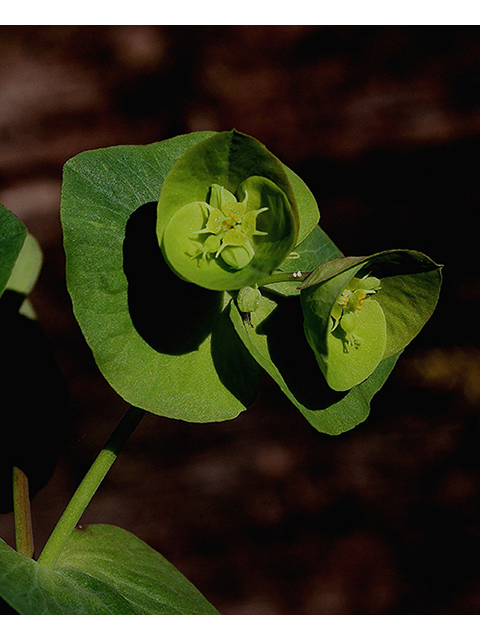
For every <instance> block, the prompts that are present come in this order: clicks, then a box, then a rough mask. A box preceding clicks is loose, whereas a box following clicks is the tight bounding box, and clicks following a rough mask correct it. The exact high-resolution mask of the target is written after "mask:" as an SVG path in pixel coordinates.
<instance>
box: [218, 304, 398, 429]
mask: <svg viewBox="0 0 480 640" xmlns="http://www.w3.org/2000/svg"><path fill="white" fill-rule="evenodd" d="M230 315H231V318H232V321H233V324H234V326H235V329H236V330H237V333H238V335H239V336H240V337H241V339H242V341H243V342H244V344H245V346H246V347H247V348H248V350H249V351H250V353H251V354H252V355H253V357H254V358H255V359H256V360H257V362H258V363H259V364H260V366H262V367H263V368H264V369H265V371H267V373H268V374H269V375H270V376H271V377H272V378H273V380H275V382H276V383H277V384H278V385H279V387H280V388H281V389H282V391H283V392H284V393H285V395H286V396H287V397H288V398H289V399H290V400H291V402H292V403H293V404H294V405H295V406H296V407H297V408H298V409H299V411H300V412H301V413H302V414H303V415H304V416H305V418H306V419H307V420H308V422H309V423H310V424H311V425H312V426H313V427H315V428H316V429H317V430H318V431H321V432H322V433H327V434H330V435H338V434H340V433H343V432H345V431H348V430H350V429H352V428H353V427H355V426H356V425H358V424H360V423H361V422H363V421H364V420H365V419H366V418H367V416H368V414H369V411H370V402H371V400H372V398H373V396H374V395H375V393H376V392H377V391H378V390H379V389H380V388H381V387H382V385H383V384H384V382H385V380H386V379H387V377H388V376H389V374H390V372H391V370H392V369H393V367H394V365H395V363H396V361H397V359H398V356H399V354H396V355H394V356H392V357H391V358H388V359H386V360H383V361H382V362H381V363H380V364H379V365H378V367H377V368H376V369H375V371H374V372H373V374H372V375H371V376H369V378H367V379H366V380H365V381H364V382H363V383H362V384H359V385H357V386H355V387H353V388H352V389H350V390H349V391H348V392H338V391H334V390H333V389H331V388H330V387H329V386H328V384H327V382H326V380H325V377H324V375H323V374H322V372H321V370H320V368H319V366H318V363H317V361H316V358H315V355H314V353H313V350H312V349H311V348H310V346H309V344H308V342H307V340H306V338H305V334H304V332H303V322H304V321H303V314H302V310H301V306H300V301H299V298H298V297H297V296H289V297H284V296H282V295H277V294H275V293H273V292H272V293H270V294H268V293H265V295H264V296H263V297H262V300H261V303H260V305H259V307H258V309H257V310H256V311H254V312H253V313H252V314H251V320H252V324H253V325H254V328H249V327H245V324H244V323H243V320H242V317H241V314H240V313H239V311H238V309H237V307H236V306H235V305H231V308H230Z"/></svg>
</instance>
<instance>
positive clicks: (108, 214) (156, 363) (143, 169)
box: [61, 132, 260, 422]
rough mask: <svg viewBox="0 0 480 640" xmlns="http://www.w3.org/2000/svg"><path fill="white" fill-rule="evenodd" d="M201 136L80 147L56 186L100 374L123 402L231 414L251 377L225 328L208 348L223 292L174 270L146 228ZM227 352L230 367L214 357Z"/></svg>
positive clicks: (255, 380)
mask: <svg viewBox="0 0 480 640" xmlns="http://www.w3.org/2000/svg"><path fill="white" fill-rule="evenodd" d="M211 135H213V134H212V133H210V132H199V133H195V134H188V135H186V136H179V137H177V138H173V139H170V140H166V141H164V142H159V143H154V144H152V145H146V146H119V147H111V148H107V149H98V150H94V151H86V152H84V153H81V154H79V155H77V156H75V157H74V158H72V159H71V160H69V161H68V162H67V163H66V165H65V169H64V180H63V187H62V202H61V215H62V225H63V230H64V243H65V252H66V258H67V285H68V289H69V292H70V295H71V297H72V301H73V308H74V312H75V316H76V318H77V320H78V322H79V325H80V327H81V329H82V332H83V334H84V336H85V338H86V340H87V342H88V344H89V346H90V348H91V349H92V351H93V354H94V356H95V359H96V362H97V364H98V366H99V368H100V370H101V372H102V373H103V375H104V376H105V378H106V379H107V381H108V382H109V383H110V384H111V385H112V387H113V388H114V389H115V390H116V391H117V392H118V393H119V394H120V395H121V396H122V397H123V398H124V399H125V400H126V401H127V402H129V403H130V404H132V405H134V406H137V407H139V408H142V409H146V410H148V411H151V412H152V413H156V414H158V415H163V416H166V417H170V418H177V419H182V420H186V421H190V422H209V421H220V420H227V419H231V418H234V417H236V416H237V415H238V414H239V413H240V412H241V411H243V410H244V409H245V408H246V407H247V406H249V405H250V404H251V403H252V402H253V400H254V398H255V397H256V394H257V392H258V385H259V381H260V370H259V368H258V366H257V365H256V364H255V362H254V360H253V359H252V358H251V356H250V355H249V353H248V351H247V350H246V349H245V348H244V347H243V345H242V344H241V343H240V342H239V340H238V338H237V337H236V336H235V335H234V334H233V332H232V334H233V335H232V341H231V342H230V345H227V349H226V350H225V351H224V352H219V351H218V350H215V353H213V352H212V350H213V347H212V341H213V340H215V335H216V332H217V331H219V330H220V329H219V328H218V327H221V326H223V324H224V321H223V320H221V314H222V309H223V308H224V306H225V304H226V303H227V301H228V300H229V299H230V298H229V296H228V295H227V294H224V293H222V292H216V291H208V290H206V289H202V288H200V287H197V286H196V285H193V284H191V283H187V282H185V281H183V280H181V279H180V278H178V277H177V276H175V275H174V274H173V273H172V271H171V270H170V269H169V268H168V266H167V265H166V263H165V261H164V259H163V257H162V255H161V252H160V249H159V246H158V242H157V237H156V233H155V224H156V201H157V200H158V197H159V194H160V190H161V187H162V184H163V180H164V179H165V176H166V175H167V174H168V172H169V171H170V169H171V167H172V166H173V164H174V163H175V161H176V160H177V159H178V158H179V157H180V156H182V155H183V154H184V153H185V151H186V150H187V149H188V148H189V147H191V146H194V145H196V144H197V143H198V142H200V141H201V140H204V139H206V138H208V137H209V136H211ZM229 349H230V351H229ZM231 353H235V357H236V358H238V369H239V371H240V373H237V372H233V371H232V370H231V368H229V367H226V366H225V364H224V363H225V362H226V361H228V360H229V359H230V358H231V355H230V354H231Z"/></svg>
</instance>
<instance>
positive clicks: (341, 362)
mask: <svg viewBox="0 0 480 640" xmlns="http://www.w3.org/2000/svg"><path fill="white" fill-rule="evenodd" d="M362 274H363V277H364V278H365V277H366V276H367V275H371V276H373V278H371V279H373V280H375V279H379V281H380V288H379V290H378V291H370V292H369V291H366V292H365V291H364V290H363V289H362V285H361V282H362V280H359V278H361V277H362ZM354 282H355V283H356V284H355V285H353V283H354ZM365 282H368V278H367V279H366V280H365ZM377 282H378V280H377ZM440 284H441V273H440V267H439V265H437V264H435V263H434V262H433V261H432V260H430V258H428V257H427V256H425V255H423V254H421V253H419V252H416V251H408V250H392V251H383V252H380V253H376V254H373V255H372V256H368V257H352V258H337V259H335V260H332V261H331V262H328V263H326V264H321V265H319V266H318V267H317V268H316V269H315V270H314V271H313V272H312V273H311V274H310V276H309V277H308V278H307V279H306V280H305V282H304V283H303V284H301V285H300V288H301V290H302V293H301V302H302V309H303V313H304V316H305V333H306V337H307V340H308V342H309V344H310V346H311V347H312V349H313V351H314V353H315V356H316V358H317V361H318V364H319V366H320V368H321V369H322V371H323V373H324V375H325V378H326V380H327V382H328V384H329V385H330V386H331V387H332V388H333V389H336V390H337V391H345V390H347V389H349V388H351V387H353V386H355V385H356V384H359V383H361V382H363V381H364V380H365V379H366V378H367V377H368V376H369V375H370V374H371V373H372V372H373V371H374V370H375V369H376V367H377V365H378V364H379V362H380V361H381V360H384V359H385V358H389V357H390V356H392V355H394V354H396V353H398V352H399V351H400V350H402V349H403V348H405V347H406V346H407V344H408V343H409V342H411V340H413V338H414V337H415V336H416V335H417V334H418V332H419V331H420V330H421V328H422V327H423V326H424V324H425V323H426V322H427V320H428V319H429V318H430V316H431V314H432V313H433V310H434V309H435V306H436V304H437V301H438V296H439V291H440ZM366 289H368V287H367V286H366ZM357 290H358V291H360V292H363V296H362V297H363V298H365V297H366V296H368V295H371V294H374V299H373V298H370V299H366V300H365V304H364V302H363V301H362V300H360V303H359V304H358V301H357V302H355V300H356V298H355V291H357ZM342 299H343V302H339V301H341V300H342ZM347 303H348V305H349V306H348V307H347V306H346V307H345V311H344V312H342V310H341V305H342V304H344V305H347ZM373 303H374V304H373ZM334 305H336V309H337V311H335V309H334ZM335 314H336V315H335Z"/></svg>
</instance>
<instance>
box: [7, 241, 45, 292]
mask: <svg viewBox="0 0 480 640" xmlns="http://www.w3.org/2000/svg"><path fill="white" fill-rule="evenodd" d="M42 263H43V254H42V250H41V249H40V245H39V244H38V242H37V240H36V239H35V238H34V237H33V236H32V235H31V234H30V233H28V234H27V237H26V238H25V242H24V243H23V247H22V249H21V251H20V253H19V255H18V257H17V260H16V262H15V265H14V267H13V269H12V273H11V274H10V278H9V279H8V282H7V286H6V289H10V290H12V291H17V292H18V293H21V294H22V295H24V296H28V295H29V294H30V293H31V292H32V290H33V288H34V286H35V283H36V282H37V279H38V276H39V275H40V271H41V269H42Z"/></svg>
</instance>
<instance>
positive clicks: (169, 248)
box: [157, 132, 299, 291]
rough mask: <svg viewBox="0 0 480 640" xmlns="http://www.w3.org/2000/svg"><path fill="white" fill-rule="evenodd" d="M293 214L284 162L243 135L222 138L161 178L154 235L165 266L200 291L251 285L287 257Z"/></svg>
mask: <svg viewBox="0 0 480 640" xmlns="http://www.w3.org/2000/svg"><path fill="white" fill-rule="evenodd" d="M298 224H299V223H298V214H297V210H296V203H295V199H294V197H293V192H292V190H291V187H290V184H289V181H288V179H287V177H286V175H285V173H284V170H283V168H282V165H281V164H280V162H279V161H278V160H277V159H276V158H275V156H273V155H272V154H271V153H270V152H269V151H267V150H266V149H265V147H263V145H260V143H258V142H257V141H256V140H254V139H253V138H250V137H249V136H244V135H242V134H239V133H237V132H231V133H221V134H217V135H215V136H212V137H211V138H209V139H208V140H206V141H205V142H202V143H200V144H198V145H196V146H195V147H194V148H192V149H191V150H189V151H187V153H185V154H184V155H183V156H182V157H181V158H180V160H178V161H177V162H176V163H175V165H174V166H173V168H172V169H171V171H170V173H169V175H168V176H167V178H166V179H165V182H164V185H163V187H162V192H161V194H160V200H159V204H158V223H157V235H158V239H159V242H160V246H161V249H162V253H163V256H164V258H165V260H166V262H167V264H168V265H169V267H170V268H171V269H172V270H173V271H174V272H175V273H176V274H177V275H178V276H179V277H180V278H182V279H183V280H187V281H189V282H193V283H194V284H197V285H199V286H201V287H204V288H206V289H213V290H217V291H224V290H236V289H241V288H242V287H247V286H254V285H255V284H256V283H257V282H258V281H260V280H262V279H263V278H265V277H266V276H268V275H269V274H271V273H272V272H273V271H274V270H275V269H276V268H277V267H278V266H279V265H280V264H281V263H282V262H283V261H284V260H285V258H286V257H287V256H288V255H289V253H290V252H291V250H292V249H293V247H294V246H295V243H296V240H297V235H298Z"/></svg>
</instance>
